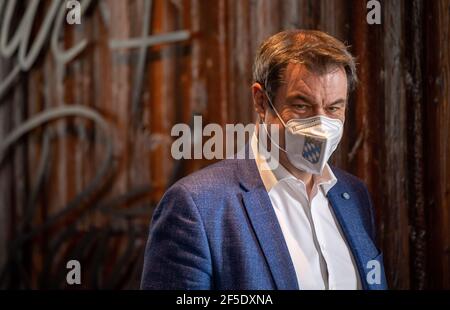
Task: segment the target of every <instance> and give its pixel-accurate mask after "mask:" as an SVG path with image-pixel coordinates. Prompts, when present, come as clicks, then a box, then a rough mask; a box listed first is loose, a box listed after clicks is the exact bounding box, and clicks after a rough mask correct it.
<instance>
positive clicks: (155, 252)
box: [141, 159, 387, 290]
mask: <svg viewBox="0 0 450 310" xmlns="http://www.w3.org/2000/svg"><path fill="white" fill-rule="evenodd" d="M332 170H333V172H334V174H335V175H336V178H337V180H338V182H337V183H336V185H335V186H334V187H333V188H332V189H331V190H330V191H329V192H328V194H327V197H328V200H329V202H330V204H331V206H332V208H333V211H334V213H335V215H336V218H337V220H338V221H339V224H340V226H341V228H342V231H343V232H344V235H345V237H346V240H347V243H348V245H349V247H350V248H351V251H352V253H353V256H354V259H355V262H356V264H357V266H358V271H359V275H360V278H361V283H362V286H363V288H364V289H386V288H387V285H386V279H385V274H384V267H383V259H382V253H381V252H380V251H379V250H378V249H377V247H376V246H375V226H374V216H373V211H372V206H371V200H370V196H369V193H368V191H367V188H366V186H365V185H364V183H362V182H361V181H360V180H359V179H357V178H356V177H354V176H352V175H350V174H348V173H346V172H344V171H342V170H339V169H337V168H334V167H332ZM344 193H347V194H345V195H344ZM346 198H347V199H346ZM374 261H376V262H375V264H374ZM374 268H378V272H381V275H380V276H379V277H378V278H381V280H380V281H377V280H376V279H377V278H376V275H375V277H374V273H373V271H374V270H375V269H374ZM371 271H372V273H371ZM375 271H376V270H375ZM367 277H369V278H371V279H375V281H373V280H372V281H366V279H367ZM373 282H375V283H373ZM377 282H378V283H379V284H377ZM141 288H142V289H179V290H184V289H217V290H228V289H243V290H266V289H269V290H272V289H282V290H286V289H292V290H295V289H298V288H299V285H298V283H297V277H296V274H295V269H294V266H293V263H292V260H291V258H290V255H289V251H288V248H287V245H286V242H285V240H284V237H283V233H282V231H281V227H280V225H279V223H278V220H277V217H276V215H275V211H274V210H273V207H272V204H271V201H270V198H269V195H268V194H267V192H266V189H265V187H264V184H263V182H262V180H261V177H260V175H259V171H258V168H257V166H256V163H255V160H253V159H227V160H223V161H221V162H218V163H216V164H213V165H211V166H209V167H207V168H205V169H203V170H200V171H198V172H196V173H194V174H192V175H190V176H188V177H186V178H183V179H181V180H180V181H178V182H177V183H176V184H175V185H173V186H172V187H171V188H170V189H169V190H168V191H167V192H166V193H165V195H164V197H163V198H162V200H161V202H160V203H159V205H158V207H157V208H156V210H155V212H154V214H153V219H152V224H151V226H150V234H149V238H148V241H147V246H146V250H145V257H144V267H143V273H142V281H141Z"/></svg>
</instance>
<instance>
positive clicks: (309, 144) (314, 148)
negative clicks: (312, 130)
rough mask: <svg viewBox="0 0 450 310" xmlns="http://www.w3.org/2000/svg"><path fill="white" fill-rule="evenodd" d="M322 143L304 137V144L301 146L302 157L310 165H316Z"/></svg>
mask: <svg viewBox="0 0 450 310" xmlns="http://www.w3.org/2000/svg"><path fill="white" fill-rule="evenodd" d="M322 143H323V142H322V141H320V140H316V139H314V138H311V137H305V144H304V145H303V153H302V155H303V157H304V158H305V159H306V160H307V161H309V162H310V163H312V164H317V163H318V162H319V159H320V153H321V152H322Z"/></svg>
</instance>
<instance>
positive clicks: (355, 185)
mask: <svg viewBox="0 0 450 310" xmlns="http://www.w3.org/2000/svg"><path fill="white" fill-rule="evenodd" d="M331 170H332V171H333V173H334V175H335V176H336V178H337V179H338V181H340V182H344V183H346V184H347V185H348V186H350V187H351V188H352V189H354V190H361V189H363V190H365V189H366V184H365V183H364V181H363V180H361V179H360V178H358V177H357V176H355V175H353V174H351V173H349V172H347V171H344V170H342V169H340V168H337V167H335V166H331Z"/></svg>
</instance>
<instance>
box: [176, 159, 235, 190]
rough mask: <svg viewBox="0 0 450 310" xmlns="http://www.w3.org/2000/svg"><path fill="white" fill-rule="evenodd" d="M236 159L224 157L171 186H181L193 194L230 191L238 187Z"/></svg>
mask: <svg viewBox="0 0 450 310" xmlns="http://www.w3.org/2000/svg"><path fill="white" fill-rule="evenodd" d="M237 161H238V159H225V160H221V161H219V162H217V163H214V164H211V165H209V166H207V167H205V168H203V169H200V170H199V171H196V172H194V173H192V174H190V175H188V176H186V177H184V178H182V179H180V180H178V181H177V182H176V183H175V184H174V185H173V187H180V186H181V187H183V188H184V189H185V190H187V191H188V192H189V193H190V194H191V195H193V196H201V195H202V194H211V193H215V194H216V195H217V194H219V193H221V192H227V191H231V190H232V189H233V188H239V179H238V177H237V173H236V172H237V170H238V167H237V165H238V162H237Z"/></svg>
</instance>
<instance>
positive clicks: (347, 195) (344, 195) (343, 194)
mask: <svg viewBox="0 0 450 310" xmlns="http://www.w3.org/2000/svg"><path fill="white" fill-rule="evenodd" d="M342 198H344V199H345V200H349V199H350V194H349V193H347V192H345V193H342Z"/></svg>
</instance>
